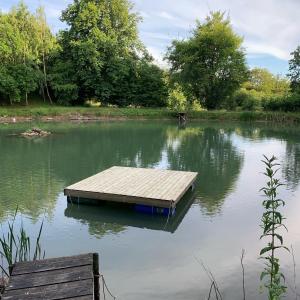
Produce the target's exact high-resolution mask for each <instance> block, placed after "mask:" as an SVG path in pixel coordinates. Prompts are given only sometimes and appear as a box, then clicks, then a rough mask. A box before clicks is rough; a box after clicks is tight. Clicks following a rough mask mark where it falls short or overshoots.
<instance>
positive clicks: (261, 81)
mask: <svg viewBox="0 0 300 300" xmlns="http://www.w3.org/2000/svg"><path fill="white" fill-rule="evenodd" d="M243 88H245V89H246V90H248V91H251V90H253V91H256V92H257V93H260V94H261V96H266V95H277V96H283V95H286V94H287V93H288V92H289V89H290V83H289V81H288V80H287V79H286V78H282V77H280V76H279V75H274V74H272V73H271V72H270V71H268V70H267V69H263V68H254V69H252V70H250V71H249V80H248V81H247V82H245V83H244V84H243Z"/></svg>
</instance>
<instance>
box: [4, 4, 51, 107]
mask: <svg viewBox="0 0 300 300" xmlns="http://www.w3.org/2000/svg"><path fill="white" fill-rule="evenodd" d="M41 14H42V9H39V10H38V13H37V15H35V14H32V13H30V11H29V10H28V8H27V6H26V5H25V4H24V3H23V2H20V3H19V4H18V5H17V6H15V7H12V9H11V10H10V11H9V12H8V13H2V14H0V77H1V79H2V80H1V82H0V92H1V94H2V95H3V96H4V97H6V98H9V100H10V103H11V104H12V103H13V102H19V101H21V100H22V99H24V100H25V103H26V104H28V94H29V93H31V92H33V91H36V90H38V87H39V85H40V82H41V81H42V79H43V76H42V74H43V73H42V71H41V70H42V68H41V65H44V66H45V62H46V55H47V54H48V53H49V52H50V50H49V47H48V46H46V44H49V42H50V41H51V40H54V37H53V36H52V34H51V32H50V30H49V27H48V26H47V24H46V22H45V21H44V23H43V30H42V31H43V32H44V38H43V39H44V42H42V37H41V26H40V22H39V20H40V17H39V16H41ZM46 32H47V35H46V34H45V33H46ZM42 44H43V46H41V45H42ZM44 74H45V72H44Z"/></svg>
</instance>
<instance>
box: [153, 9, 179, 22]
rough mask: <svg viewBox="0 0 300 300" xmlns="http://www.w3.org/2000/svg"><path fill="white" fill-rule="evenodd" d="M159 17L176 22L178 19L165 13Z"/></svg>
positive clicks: (162, 12) (159, 14)
mask: <svg viewBox="0 0 300 300" xmlns="http://www.w3.org/2000/svg"><path fill="white" fill-rule="evenodd" d="M157 15H158V16H159V17H161V18H164V19H168V20H175V19H176V18H175V17H173V16H172V15H171V14H169V13H167V12H165V11H161V12H159V13H158V14H157Z"/></svg>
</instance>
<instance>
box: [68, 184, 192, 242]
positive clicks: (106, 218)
mask: <svg viewBox="0 0 300 300" xmlns="http://www.w3.org/2000/svg"><path fill="white" fill-rule="evenodd" d="M194 200H195V193H194V191H192V190H189V191H188V192H187V193H186V195H185V196H184V197H183V198H182V200H181V201H180V202H179V203H178V205H177V206H176V213H175V215H174V216H170V217H169V218H168V217H166V216H161V215H151V214H144V213H140V212H136V211H135V210H134V208H133V206H131V205H125V204H122V203H113V202H101V203H99V205H96V206H93V205H82V204H80V205H78V204H77V203H68V205H67V208H66V209H65V216H66V217H68V218H73V219H76V220H79V221H80V222H81V223H83V224H87V225H88V226H89V232H90V233H91V234H93V235H95V236H97V237H102V236H105V235H106V234H111V233H114V234H117V233H120V232H122V231H124V230H125V229H126V228H127V227H137V228H146V229H151V230H162V231H167V232H170V233H174V232H175V231H176V230H177V228H178V226H179V225H180V223H181V222H182V220H183V218H184V216H185V215H186V213H187V211H188V210H189V208H190V207H191V205H192V203H193V202H194Z"/></svg>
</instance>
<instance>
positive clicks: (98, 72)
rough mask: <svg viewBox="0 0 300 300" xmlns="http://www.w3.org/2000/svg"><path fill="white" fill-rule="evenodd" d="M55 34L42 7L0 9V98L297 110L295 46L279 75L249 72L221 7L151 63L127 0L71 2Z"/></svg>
mask: <svg viewBox="0 0 300 300" xmlns="http://www.w3.org/2000/svg"><path fill="white" fill-rule="evenodd" d="M61 20H62V21H64V22H65V23H66V24H67V28H66V29H64V30H61V31H60V32H58V34H57V35H56V36H55V35H53V33H52V32H51V30H50V28H49V26H48V24H47V21H46V16H45V12H44V10H43V8H42V7H39V8H38V9H37V10H36V12H35V13H32V12H30V11H29V10H28V8H27V7H26V5H25V4H24V3H23V2H20V3H19V4H18V5H17V6H15V7H12V8H11V10H10V11H9V12H5V13H1V12H0V105H7V104H11V105H28V104H31V102H32V99H33V98H39V99H43V101H44V102H45V103H49V104H52V103H56V104H59V105H64V106H66V105H67V106H78V105H80V106H83V105H86V106H95V107H99V106H117V107H128V106H134V107H169V108H170V109H172V110H175V111H187V110H193V111H194V110H197V111H199V110H201V109H202V110H203V109H208V110H212V109H225V110H246V111H254V110H256V111H262V110H266V111H269V110H273V111H299V110H300V87H299V86H300V46H299V47H298V48H297V49H296V50H295V51H294V52H293V53H292V58H291V60H290V62H289V73H288V74H287V76H286V77H280V76H275V75H273V74H271V73H270V72H269V71H268V70H265V69H260V68H254V69H251V70H249V68H248V66H247V65H246V61H245V50H244V49H243V47H242V43H243V39H242V38H241V37H240V36H238V35H237V34H236V33H235V32H234V31H233V28H232V26H231V23H230V19H229V18H228V17H226V16H225V15H224V13H222V12H218V11H217V12H211V13H210V14H209V15H208V16H207V18H206V19H205V20H204V21H203V22H200V21H196V26H195V29H194V30H193V31H192V33H191V36H190V38H188V39H185V40H174V41H173V42H172V44H171V46H170V47H169V49H168V51H167V53H166V55H165V59H166V61H167V62H168V63H169V69H168V70H163V69H161V68H160V67H159V66H157V65H156V64H155V63H154V61H153V58H152V57H151V56H150V55H149V53H148V52H147V50H146V48H145V46H144V45H143V44H142V42H141V41H140V39H139V36H138V29H137V26H138V23H139V22H140V21H141V18H140V17H139V15H138V14H136V13H134V11H133V6H132V4H131V3H130V2H129V1H128V0H111V1H108V0H101V1H96V0H75V1H74V2H73V3H72V4H70V5H69V6H68V7H67V8H66V9H65V10H64V11H62V14H61Z"/></svg>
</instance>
